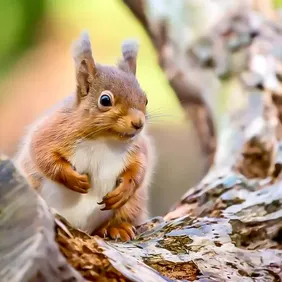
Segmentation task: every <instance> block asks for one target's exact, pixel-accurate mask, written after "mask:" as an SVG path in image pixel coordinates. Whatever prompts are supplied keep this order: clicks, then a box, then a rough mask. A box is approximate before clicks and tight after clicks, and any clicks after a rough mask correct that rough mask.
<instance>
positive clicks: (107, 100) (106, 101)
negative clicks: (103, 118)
mask: <svg viewBox="0 0 282 282" xmlns="http://www.w3.org/2000/svg"><path fill="white" fill-rule="evenodd" d="M100 104H101V105H102V106H103V107H110V106H111V105H112V101H111V97H110V96H109V95H106V94H104V95H102V96H101V98H100Z"/></svg>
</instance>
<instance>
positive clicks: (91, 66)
mask: <svg viewBox="0 0 282 282" xmlns="http://www.w3.org/2000/svg"><path fill="white" fill-rule="evenodd" d="M72 54H73V59H74V62H75V70H76V80H77V90H78V94H79V95H81V96H86V95H87V94H88V91H89V85H90V83H91V81H92V80H93V78H94V75H95V72H96V67H95V62H94V59H93V57H92V49H91V43H90V39H89V35H88V33H87V32H86V31H84V32H82V33H81V35H80V38H79V39H78V40H77V41H75V42H74V43H73V46H72Z"/></svg>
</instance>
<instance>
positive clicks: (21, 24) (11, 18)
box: [0, 0, 46, 76]
mask: <svg viewBox="0 0 282 282" xmlns="http://www.w3.org/2000/svg"><path fill="white" fill-rule="evenodd" d="M45 9H46V1H45V0H36V1H34V0H1V1H0V11H1V16H0V42H1V44H0V76H2V75H5V74H6V73H7V71H8V69H9V68H10V67H11V65H12V63H14V62H15V61H16V60H17V59H18V57H19V56H20V55H21V54H22V53H23V52H24V51H25V50H26V49H27V48H28V47H30V45H31V44H32V43H33V42H34V33H35V31H36V27H37V26H38V23H39V21H40V20H41V18H42V17H43V15H44V11H45Z"/></svg>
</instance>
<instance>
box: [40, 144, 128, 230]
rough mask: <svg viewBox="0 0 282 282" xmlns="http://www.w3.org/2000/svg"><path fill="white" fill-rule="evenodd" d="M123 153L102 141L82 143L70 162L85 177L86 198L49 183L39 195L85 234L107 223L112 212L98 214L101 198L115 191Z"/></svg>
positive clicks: (99, 212) (122, 165)
mask: <svg viewBox="0 0 282 282" xmlns="http://www.w3.org/2000/svg"><path fill="white" fill-rule="evenodd" d="M124 155H125V151H124V150H121V148H116V147H115V146H111V145H109V144H107V143H105V142H103V141H84V142H82V143H79V144H78V145H77V146H76V150H75V152H74V154H73V156H71V157H70V159H69V161H70V162H71V163H72V165H73V166H74V167H75V169H76V170H77V171H78V172H79V173H82V174H84V173H87V174H88V175H89V177H90V183H91V188H90V190H89V191H88V193H87V194H80V193H77V192H74V191H72V190H70V189H68V188H66V187H64V186H63V185H61V184H58V183H56V182H54V181H51V180H49V179H45V180H44V181H43V184H42V187H41V195H42V197H43V198H44V199H45V200H46V202H47V204H48V205H49V206H51V207H53V208H54V209H56V210H57V212H58V213H59V214H61V215H62V216H63V217H65V218H66V219H67V220H68V221H69V222H70V223H71V224H72V225H73V226H75V227H77V228H80V229H82V230H84V231H86V232H88V233H91V232H93V231H94V229H95V228H97V227H99V226H100V225H101V224H102V223H103V222H105V221H106V220H107V219H109V218H110V217H111V215H112V211H101V208H103V206H101V205H98V204H97V203H98V202H101V200H102V198H103V197H104V196H105V195H106V194H107V193H108V192H110V191H112V190H113V189H114V188H115V185H116V181H117V178H118V176H119V174H120V173H121V172H122V170H123V168H124V167H125V158H124Z"/></svg>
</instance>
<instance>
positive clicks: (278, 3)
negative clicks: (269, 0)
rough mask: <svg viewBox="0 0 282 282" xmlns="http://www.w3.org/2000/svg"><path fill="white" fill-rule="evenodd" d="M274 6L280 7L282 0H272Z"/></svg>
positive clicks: (281, 6)
mask: <svg viewBox="0 0 282 282" xmlns="http://www.w3.org/2000/svg"><path fill="white" fill-rule="evenodd" d="M273 3H274V7H275V8H282V0H273Z"/></svg>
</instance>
